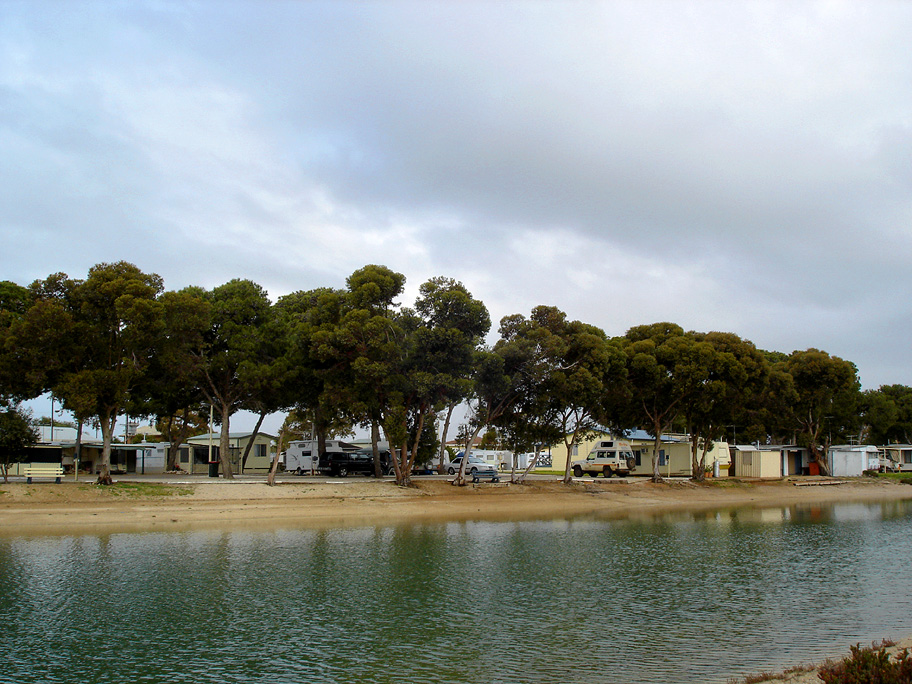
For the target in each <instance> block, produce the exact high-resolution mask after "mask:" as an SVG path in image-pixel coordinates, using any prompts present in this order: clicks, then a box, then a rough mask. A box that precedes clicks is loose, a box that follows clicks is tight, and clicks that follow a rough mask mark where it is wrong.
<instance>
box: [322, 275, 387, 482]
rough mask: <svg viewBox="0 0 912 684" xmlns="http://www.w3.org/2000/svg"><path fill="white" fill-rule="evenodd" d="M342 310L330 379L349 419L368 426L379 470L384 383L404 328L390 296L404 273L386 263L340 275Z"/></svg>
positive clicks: (375, 466)
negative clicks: (344, 290)
mask: <svg viewBox="0 0 912 684" xmlns="http://www.w3.org/2000/svg"><path fill="white" fill-rule="evenodd" d="M346 285H347V286H348V292H347V296H346V306H345V311H344V313H343V315H342V317H341V320H340V322H339V326H338V328H337V333H336V337H335V341H336V348H337V350H338V352H337V358H340V360H343V361H345V363H344V364H338V365H337V366H336V367H335V370H336V372H335V373H334V374H333V377H334V381H335V382H334V383H333V385H334V386H335V388H336V389H337V391H338V392H340V393H341V394H342V395H343V399H344V397H347V399H348V401H347V404H348V406H349V409H350V413H351V415H352V416H353V419H354V420H356V421H357V422H360V423H361V424H364V425H367V426H368V427H369V428H370V435H371V447H372V450H373V455H374V475H375V477H379V476H380V475H381V472H382V468H381V463H380V448H379V443H380V429H381V425H382V424H383V421H384V415H386V414H387V412H388V405H389V391H390V387H389V383H388V382H387V380H388V378H390V377H391V376H392V375H394V369H395V368H396V367H397V365H398V363H399V362H400V360H401V349H402V344H403V342H404V330H403V329H402V327H401V325H400V321H399V305H398V304H397V302H396V301H395V300H396V298H397V297H399V296H400V295H401V294H402V291H403V288H404V287H405V276H404V275H402V274H401V273H397V272H395V271H393V270H391V269H389V268H387V267H386V266H378V265H373V264H372V265H368V266H365V267H363V268H361V269H358V270H357V271H355V272H354V273H352V274H351V275H350V276H349V277H348V279H347V280H346Z"/></svg>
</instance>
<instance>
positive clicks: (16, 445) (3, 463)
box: [0, 401, 38, 482]
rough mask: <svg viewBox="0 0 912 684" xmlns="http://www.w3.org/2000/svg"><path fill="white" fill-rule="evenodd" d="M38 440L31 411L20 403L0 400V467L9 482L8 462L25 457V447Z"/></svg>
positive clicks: (5, 479)
mask: <svg viewBox="0 0 912 684" xmlns="http://www.w3.org/2000/svg"><path fill="white" fill-rule="evenodd" d="M37 442H38V433H37V432H36V430H35V427H34V424H33V422H32V419H31V412H30V411H29V410H28V409H26V408H24V407H23V406H22V405H21V404H17V403H12V402H4V401H0V468H2V469H3V481H4V482H9V467H10V463H18V462H20V461H22V460H24V459H25V458H26V454H27V451H26V450H27V449H28V448H29V447H32V446H34V445H35V444H36V443H37Z"/></svg>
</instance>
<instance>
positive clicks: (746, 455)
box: [729, 444, 785, 477]
mask: <svg viewBox="0 0 912 684" xmlns="http://www.w3.org/2000/svg"><path fill="white" fill-rule="evenodd" d="M729 451H730V453H731V471H730V474H731V476H732V477H782V475H783V471H784V469H785V468H784V466H783V455H782V452H781V451H777V450H772V449H761V448H760V447H759V446H757V445H754V444H733V445H732V446H730V447H729Z"/></svg>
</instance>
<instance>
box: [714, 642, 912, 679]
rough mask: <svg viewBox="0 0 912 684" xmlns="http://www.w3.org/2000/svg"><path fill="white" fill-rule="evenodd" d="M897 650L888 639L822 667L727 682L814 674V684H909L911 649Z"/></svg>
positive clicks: (856, 648)
mask: <svg viewBox="0 0 912 684" xmlns="http://www.w3.org/2000/svg"><path fill="white" fill-rule="evenodd" d="M895 646H896V642H895V641H892V640H889V639H884V640H882V641H881V642H880V644H877V643H876V642H875V643H873V644H871V646H862V645H861V644H856V645H854V646H851V647H850V655H848V656H846V657H845V658H842V659H840V660H827V661H826V662H825V663H823V664H822V665H799V666H796V667H792V668H789V669H787V670H784V671H782V672H779V673H772V672H761V673H758V674H755V675H749V676H747V677H742V678H738V679H730V680H728V681H729V684H766V683H769V684H773V683H774V682H782V681H795V679H796V677H797V676H799V675H804V674H807V675H811V674H814V675H816V677H814V681H819V682H822V683H823V684H910V682H912V657H910V654H909V649H908V648H901V649H896V648H894V647H895ZM801 681H810V679H806V678H803V679H801Z"/></svg>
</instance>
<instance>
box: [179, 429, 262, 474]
mask: <svg viewBox="0 0 912 684" xmlns="http://www.w3.org/2000/svg"><path fill="white" fill-rule="evenodd" d="M220 439H221V435H220V434H219V433H218V432H212V433H206V434H204V435H197V436H195V437H191V438H190V439H188V440H187V444H188V446H191V447H193V454H194V456H193V457H194V461H195V460H196V459H197V458H198V456H199V455H201V454H202V453H203V452H205V454H206V463H207V464H208V461H209V459H208V454H209V445H210V443H211V444H212V457H213V459H218V458H219V440H220ZM275 441H276V438H275V436H274V435H268V434H266V433H265V432H256V433H253V432H231V433H229V434H228V462H229V463H231V468H232V469H233V471H234V472H235V473H241V472H242V470H241V458H242V457H243V456H244V450H245V449H246V448H247V445H248V444H250V443H252V444H253V447H252V448H251V450H250V455H249V456H248V457H247V464H246V466H245V467H244V469H243V472H252V473H268V472H269V469H270V467H271V466H272V458H273V456H274V453H275ZM200 449H201V450H202V451H199V452H198V450H200ZM182 458H183V456H182ZM188 458H189V454H188ZM181 468H183V461H181ZM191 472H193V471H192V470H191Z"/></svg>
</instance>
